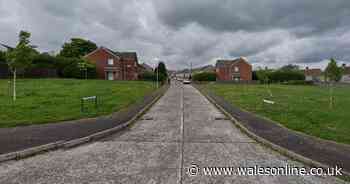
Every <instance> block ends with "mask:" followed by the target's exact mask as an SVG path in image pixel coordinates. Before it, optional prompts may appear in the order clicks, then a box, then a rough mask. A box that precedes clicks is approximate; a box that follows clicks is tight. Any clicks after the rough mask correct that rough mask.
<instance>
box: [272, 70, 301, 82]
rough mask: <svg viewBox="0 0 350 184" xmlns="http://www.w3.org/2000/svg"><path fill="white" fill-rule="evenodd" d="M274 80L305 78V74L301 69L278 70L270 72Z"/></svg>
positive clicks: (283, 80)
mask: <svg viewBox="0 0 350 184" xmlns="http://www.w3.org/2000/svg"><path fill="white" fill-rule="evenodd" d="M269 79H270V81H272V82H285V81H291V80H305V75H304V73H303V72H301V71H299V70H294V71H293V70H277V71H274V72H271V73H269Z"/></svg>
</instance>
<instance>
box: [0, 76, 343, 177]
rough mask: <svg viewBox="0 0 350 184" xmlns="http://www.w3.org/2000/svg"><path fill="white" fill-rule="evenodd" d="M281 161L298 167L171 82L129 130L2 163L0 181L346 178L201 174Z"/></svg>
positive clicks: (192, 92)
mask: <svg viewBox="0 0 350 184" xmlns="http://www.w3.org/2000/svg"><path fill="white" fill-rule="evenodd" d="M286 165H290V166H293V167H303V165H302V164H300V163H298V162H295V161H292V160H289V159H288V158H286V157H284V156H281V155H280V154H278V153H276V152H274V151H271V150H270V149H267V148H265V147H263V146H261V145H259V144H258V143H256V142H255V141H254V140H252V139H251V138H249V137H247V136H246V135H245V134H243V133H241V132H240V131H239V130H238V129H237V128H236V127H235V126H234V125H233V123H232V122H231V121H230V120H228V119H227V118H226V117H225V116H224V115H223V114H222V113H221V112H220V111H219V110H217V109H216V107H215V106H213V105H212V104H210V102H208V101H207V99H206V98H205V97H204V96H202V95H201V94H200V93H199V92H198V91H197V90H196V89H194V88H193V87H192V86H190V85H185V86H183V85H182V84H180V83H176V84H173V85H172V86H171V87H170V89H169V90H168V92H167V93H166V94H165V95H164V96H163V97H162V98H161V99H160V100H159V101H158V102H157V103H156V104H155V105H154V106H153V107H152V108H151V109H150V110H149V111H148V112H147V113H146V114H145V115H144V116H143V117H142V118H141V119H139V120H138V121H137V122H136V123H135V124H134V125H133V126H132V127H130V128H129V129H127V130H125V131H123V132H120V133H118V134H115V135H113V136H111V137H108V138H106V139H104V140H101V141H98V142H94V143H91V144H87V145H82V146H80V147H77V148H73V149H70V150H57V151H53V152H49V153H46V154H42V155H37V156H35V157H31V158H27V159H24V160H20V161H10V162H6V163H2V164H0V183H6V184H10V183H33V184H38V183H48V184H53V183H123V184H124V183H136V184H139V183H147V184H153V183H160V184H172V183H266V184H271V183H300V184H301V183H343V182H342V181H340V180H338V179H336V178H334V177H324V176H322V177H319V176H300V175H299V176H297V175H290V176H238V175H237V174H232V175H229V176H228V175H227V176H206V175H205V174H204V172H203V171H204V169H203V167H211V166H217V167H224V166H225V167H228V166H229V167H234V168H235V167H243V166H246V167H254V166H259V167H264V166H265V167H285V166H286ZM189 168H190V171H191V172H188V171H189ZM197 168H198V169H199V170H197ZM196 171H198V172H196ZM190 175H196V176H190Z"/></svg>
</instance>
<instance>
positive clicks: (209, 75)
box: [192, 72, 216, 81]
mask: <svg viewBox="0 0 350 184" xmlns="http://www.w3.org/2000/svg"><path fill="white" fill-rule="evenodd" d="M192 79H193V80H194V81H216V73H214V72H202V73H196V74H194V75H193V76H192Z"/></svg>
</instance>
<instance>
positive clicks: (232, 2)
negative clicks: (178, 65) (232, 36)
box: [156, 0, 350, 35]
mask: <svg viewBox="0 0 350 184" xmlns="http://www.w3.org/2000/svg"><path fill="white" fill-rule="evenodd" d="M156 2H157V3H156V5H157V7H158V8H157V10H158V15H159V17H160V19H161V20H162V21H163V22H164V23H165V24H167V25H169V26H172V27H175V28H178V27H181V26H184V25H186V24H188V23H191V22H197V23H199V24H201V25H202V26H204V27H208V28H211V29H215V30H219V31H238V30H246V31H252V32H255V31H263V30H269V29H276V28H279V29H290V30H293V29H294V30H295V33H298V34H301V35H304V34H312V33H318V32H323V31H327V30H330V29H333V28H334V27H336V26H344V25H346V24H347V21H348V20H349V18H350V11H349V9H350V1H348V0H332V1H329V0H318V1H314V0H303V1H289V0H287V1H281V0H222V1H212V0H192V1H187V0H177V1H170V0H157V1H156Z"/></svg>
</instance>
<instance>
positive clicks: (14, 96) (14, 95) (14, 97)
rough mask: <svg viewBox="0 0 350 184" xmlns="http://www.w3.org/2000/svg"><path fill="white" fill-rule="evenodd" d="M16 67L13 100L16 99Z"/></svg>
mask: <svg viewBox="0 0 350 184" xmlns="http://www.w3.org/2000/svg"><path fill="white" fill-rule="evenodd" d="M16 75H17V74H16V69H14V70H13V101H16V98H17V96H16Z"/></svg>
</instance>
